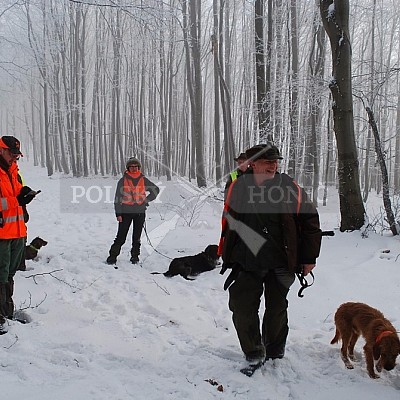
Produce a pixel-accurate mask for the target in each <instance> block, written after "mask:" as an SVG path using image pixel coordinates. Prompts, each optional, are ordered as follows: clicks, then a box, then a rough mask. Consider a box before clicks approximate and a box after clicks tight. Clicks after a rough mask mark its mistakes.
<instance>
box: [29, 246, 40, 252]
mask: <svg viewBox="0 0 400 400" xmlns="http://www.w3.org/2000/svg"><path fill="white" fill-rule="evenodd" d="M29 247H30V248H31V249H33V250H36V251H39V249H37V248H36V247H34V246H32V245H31V244H30V245H29Z"/></svg>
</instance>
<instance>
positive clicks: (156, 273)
mask: <svg viewBox="0 0 400 400" xmlns="http://www.w3.org/2000/svg"><path fill="white" fill-rule="evenodd" d="M150 273H151V274H152V275H161V274H162V275H164V276H166V277H167V278H171V277H172V276H174V275H173V274H171V272H169V271H167V272H150Z"/></svg>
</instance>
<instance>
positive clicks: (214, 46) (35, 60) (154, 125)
mask: <svg viewBox="0 0 400 400" xmlns="http://www.w3.org/2000/svg"><path fill="white" fill-rule="evenodd" d="M347 6H349V12H348V14H349V19H348V24H349V30H348V36H349V37H348V38H347V37H346V38H345V39H347V40H348V42H349V44H350V48H351V85H352V89H351V91H352V92H351V94H352V100H353V115H352V121H353V123H354V139H355V145H356V149H357V150H356V151H357V160H356V161H357V162H358V168H359V169H358V171H357V175H358V176H359V183H360V195H361V196H362V200H363V201H364V202H365V201H366V200H367V199H368V196H369V194H370V193H371V190H374V191H376V192H377V193H378V194H379V193H381V191H382V190H383V188H384V184H385V181H383V182H382V174H381V172H382V162H381V164H380V163H379V159H378V157H377V141H376V136H375V137H374V130H373V129H371V127H372V125H371V120H370V119H369V117H371V114H368V111H370V112H372V113H373V116H374V120H375V122H376V126H375V128H376V129H375V131H376V132H375V133H378V134H379V140H380V142H379V143H378V145H379V146H380V149H381V156H382V160H383V162H384V164H385V166H386V167H387V187H388V188H389V190H390V196H392V197H391V198H392V204H391V205H392V207H393V208H394V215H395V217H396V216H397V214H398V212H397V207H398V204H397V201H396V197H393V196H396V195H397V193H398V192H399V190H400V135H399V129H400V107H399V103H400V90H399V86H400V80H399V71H400V40H399V39H400V38H399V35H400V8H399V7H398V0H366V1H361V0H353V1H352V0H350V1H343V0H330V1H329V0H264V1H260V0H145V1H144V0H143V1H140V0H134V1H121V0H115V1H111V0H102V1H100V0H87V1H73V0H69V1H67V0H19V1H15V0H14V1H13V0H0V98H1V102H0V132H1V134H2V135H14V136H16V137H18V138H20V139H21V142H22V147H23V153H24V154H25V157H28V159H30V158H32V160H33V163H34V165H39V166H42V167H45V168H46V169H47V173H48V175H49V176H51V175H53V174H54V173H55V172H61V173H65V174H71V175H73V176H76V177H79V176H90V175H110V174H111V175H119V174H120V173H121V171H122V170H123V169H124V165H125V161H126V158H127V157H130V156H137V157H138V158H140V159H141V161H142V162H143V164H144V171H145V173H146V174H148V175H151V176H166V179H168V180H169V179H171V178H172V176H174V175H178V176H186V177H188V178H189V179H194V180H196V183H197V185H198V186H200V187H203V186H207V185H215V184H216V185H218V186H221V185H223V183H224V181H225V176H226V174H227V173H229V171H231V170H232V169H233V168H234V166H235V165H234V160H233V158H234V157H235V156H236V155H237V154H238V153H239V152H241V151H243V150H244V149H246V148H247V147H249V146H251V145H253V144H255V143H259V142H265V141H266V140H267V139H268V140H273V141H274V142H275V144H276V145H277V146H278V147H279V148H280V149H281V150H282V153H283V156H284V160H283V161H282V163H281V170H283V171H285V172H288V173H289V174H290V175H291V176H293V177H294V178H295V179H296V180H297V181H298V182H299V183H300V184H302V185H303V186H305V187H306V188H307V190H308V191H309V192H310V195H311V196H312V197H313V198H314V199H315V197H316V193H318V192H323V191H324V190H325V191H326V188H328V187H329V186H332V185H333V186H337V185H339V182H340V176H339V177H338V174H339V175H340V169H339V170H338V151H337V143H336V138H335V132H334V122H333V119H334V118H333V115H332V108H333V106H334V105H335V102H334V100H333V99H332V92H331V90H330V86H331V85H332V80H333V77H332V70H333V68H334V67H335V65H334V64H335V60H333V62H332V54H331V46H330V43H329V39H328V35H327V34H326V32H325V29H324V26H323V20H322V19H323V18H322V16H321V12H322V11H321V10H322V7H325V9H327V10H328V13H327V17H326V18H327V19H329V18H330V16H329V15H330V13H331V12H332V10H334V8H335V7H336V8H338V7H343V8H345V7H347ZM339 22H340V21H339ZM335 23H336V22H335ZM342 39H344V37H342V38H339V39H338V43H339V44H338V46H340V45H341V40H342ZM331 89H332V87H331ZM336 133H337V132H336ZM345 134H346V132H345ZM382 160H381V161H382ZM321 189H322V190H321ZM339 192H340V188H339ZM342 197H343V196H342ZM344 197H346V196H344ZM343 208H346V207H344V206H343ZM342 211H343V210H342ZM361 212H364V210H363V209H361ZM357 224H358V222H356V225H357ZM350 225H351V224H350ZM358 225H359V226H356V228H357V227H358V228H359V227H360V224H358ZM350 227H351V226H350ZM392 232H393V233H395V232H394V230H393V229H392Z"/></svg>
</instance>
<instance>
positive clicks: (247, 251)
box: [219, 143, 321, 373]
mask: <svg viewBox="0 0 400 400" xmlns="http://www.w3.org/2000/svg"><path fill="white" fill-rule="evenodd" d="M246 159H247V160H248V162H249V164H250V167H251V170H250V172H249V173H245V174H242V175H241V176H240V177H239V178H238V179H236V180H235V181H234V182H233V183H232V184H231V186H230V188H229V191H228V195H227V199H226V202H225V205H224V214H223V219H222V234H221V241H220V246H219V254H221V255H222V259H223V261H224V264H223V268H222V271H221V273H223V272H225V270H226V269H228V268H229V269H232V272H231V273H230V275H229V277H228V279H227V281H226V283H225V285H224V288H225V289H227V288H228V287H229V309H230V310H231V312H232V319H233V324H234V326H235V329H236V332H237V335H238V338H239V342H240V346H241V348H242V350H243V353H244V355H245V357H246V360H247V361H248V362H250V363H251V364H252V363H258V365H261V363H264V362H265V360H266V359H276V358H282V357H283V356H284V354H285V345H286V339H287V336H288V332H289V327H288V315H287V308H288V301H287V295H288V292H289V289H290V286H291V285H292V284H293V282H294V280H295V272H296V271H297V270H298V269H299V268H301V269H302V271H303V273H304V275H307V274H308V273H309V272H310V271H311V270H312V269H313V268H314V267H315V263H316V258H317V257H318V255H319V251H320V245H321V230H320V225H319V217H318V212H317V210H316V208H315V207H314V205H313V204H312V202H311V201H310V200H309V198H308V196H307V194H306V192H305V191H304V189H302V188H300V186H299V185H298V184H297V183H296V182H295V181H294V180H293V179H292V178H291V177H289V176H288V175H286V174H284V173H279V172H278V160H280V159H282V157H281V155H280V152H279V150H278V148H277V147H276V146H275V145H273V144H272V143H266V144H261V145H256V146H254V147H252V148H250V149H248V150H246ZM262 295H264V297H265V312H264V316H263V319H262V324H261V325H262V329H261V332H260V320H259V307H260V303H261V297H262ZM245 373H246V372H245Z"/></svg>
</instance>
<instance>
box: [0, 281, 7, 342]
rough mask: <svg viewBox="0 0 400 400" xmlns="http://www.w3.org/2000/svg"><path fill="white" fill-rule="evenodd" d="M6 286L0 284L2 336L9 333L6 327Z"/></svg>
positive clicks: (0, 325)
mask: <svg viewBox="0 0 400 400" xmlns="http://www.w3.org/2000/svg"><path fill="white" fill-rule="evenodd" d="M5 308H6V284H5V283H0V335H4V334H5V333H7V329H6V327H5V325H6V318H5V317H6V313H5Z"/></svg>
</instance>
